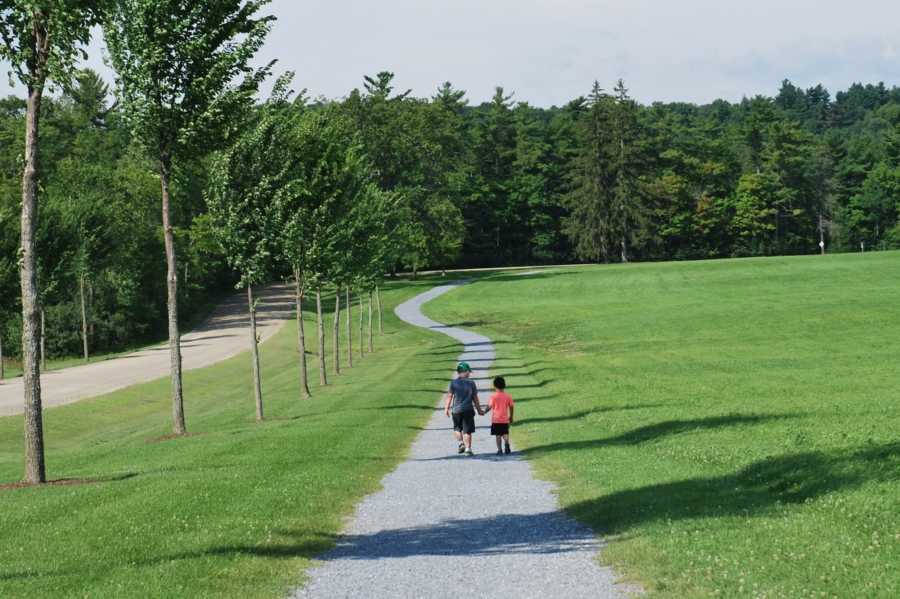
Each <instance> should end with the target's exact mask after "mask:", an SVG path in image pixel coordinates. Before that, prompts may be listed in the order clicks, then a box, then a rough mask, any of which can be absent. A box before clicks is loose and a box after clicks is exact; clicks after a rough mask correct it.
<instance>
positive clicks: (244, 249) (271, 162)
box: [206, 75, 399, 420]
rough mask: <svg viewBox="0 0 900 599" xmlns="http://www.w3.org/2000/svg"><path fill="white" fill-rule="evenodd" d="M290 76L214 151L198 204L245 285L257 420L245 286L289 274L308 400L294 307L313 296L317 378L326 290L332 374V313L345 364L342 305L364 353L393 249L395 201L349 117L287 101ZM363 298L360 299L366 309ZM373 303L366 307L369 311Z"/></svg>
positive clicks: (305, 389) (252, 307)
mask: <svg viewBox="0 0 900 599" xmlns="http://www.w3.org/2000/svg"><path fill="white" fill-rule="evenodd" d="M289 82H290V76H289V75H288V76H284V77H282V78H280V79H279V80H278V82H277V83H276V85H275V89H274V91H273V94H272V97H271V98H270V99H269V100H268V101H267V102H266V103H265V104H264V105H262V106H261V107H260V108H259V109H258V111H257V116H256V118H255V122H254V123H252V124H250V125H248V127H247V128H246V129H245V131H244V132H243V133H242V134H241V135H240V136H239V137H238V139H237V140H236V141H235V143H234V144H233V145H232V146H231V147H229V148H228V149H227V150H225V151H221V152H218V153H217V154H216V155H215V156H214V158H213V161H212V166H211V168H210V180H209V185H208V189H207V192H206V203H207V206H208V208H209V217H210V221H211V225H212V227H213V230H214V233H215V236H216V238H217V240H218V241H219V243H220V244H221V247H222V250H223V251H224V254H225V256H226V258H227V260H228V263H229V264H230V265H231V266H232V267H233V268H234V269H235V271H236V272H237V273H238V275H239V277H240V279H239V284H238V285H239V287H243V288H245V289H246V293H247V302H248V308H249V314H250V335H251V339H252V344H251V347H252V360H253V369H252V372H253V388H254V396H255V400H256V417H257V419H258V420H262V419H263V401H262V391H261V382H260V376H259V371H260V368H259V352H258V347H257V345H258V344H257V335H256V318H255V312H256V300H254V296H253V289H254V287H255V286H258V285H260V284H263V283H265V282H266V281H270V280H272V279H273V278H274V277H277V276H278V275H279V274H285V273H288V274H289V275H290V277H291V278H292V279H293V283H294V291H295V300H296V311H297V329H298V352H299V356H300V362H299V368H300V382H301V385H300V390H301V393H302V394H303V396H304V397H310V395H311V394H310V389H309V380H308V373H307V365H306V353H307V352H306V335H305V330H304V326H303V319H302V304H303V301H304V297H305V296H306V295H307V294H308V293H310V292H311V293H313V294H314V295H315V302H316V315H317V333H318V335H317V341H318V362H319V382H320V384H321V385H326V384H327V373H326V364H325V355H326V352H325V331H324V319H323V314H322V312H323V307H322V301H323V300H322V289H323V286H324V285H326V283H327V285H328V286H329V287H331V288H333V289H334V321H333V335H332V343H333V356H334V358H333V372H335V373H336V374H340V372H341V351H340V346H341V341H340V337H341V332H340V328H341V316H342V313H341V312H342V304H343V305H344V306H345V307H346V311H345V312H346V313H345V314H344V317H345V328H346V331H345V334H346V345H347V347H346V356H347V364H348V365H349V366H352V361H353V332H352V330H353V327H354V323H353V322H352V314H351V312H352V305H353V299H354V298H353V296H354V295H355V296H356V299H357V303H358V306H359V321H358V328H359V345H360V348H359V349H360V352H361V353H362V352H363V351H364V344H363V334H364V312H366V311H368V343H367V345H368V349H369V351H372V350H373V340H372V329H373V309H374V311H375V312H377V315H378V327H379V331H382V332H383V318H382V312H383V311H382V307H381V298H380V294H379V287H378V284H377V283H378V281H379V279H380V277H381V276H382V274H383V273H384V272H385V267H386V264H387V261H388V260H389V257H390V256H392V255H393V252H394V251H396V248H394V247H393V246H392V243H391V241H392V240H393V239H396V238H397V237H398V235H397V231H396V227H397V226H399V225H397V224H394V221H393V220H392V219H391V218H389V217H388V215H389V214H390V213H391V209H392V207H393V205H394V203H395V202H394V200H395V198H394V197H393V196H392V195H391V194H388V193H385V192H383V191H381V190H380V189H379V188H378V186H377V185H376V183H375V182H374V180H373V177H372V173H373V170H372V167H371V165H370V163H369V160H368V158H367V157H366V156H365V154H364V153H363V152H362V151H361V147H360V145H359V143H358V141H357V137H356V135H357V134H356V130H355V128H354V126H353V123H352V122H351V121H350V120H349V119H348V118H347V117H346V116H345V114H344V113H342V112H340V111H339V110H337V109H336V108H329V107H324V108H322V107H317V108H315V109H313V108H310V107H307V106H305V105H304V104H302V103H299V102H292V101H291V94H290V92H289V91H288V84H289ZM364 296H365V297H367V298H368V305H367V308H366V306H365V302H364ZM373 304H374V308H373Z"/></svg>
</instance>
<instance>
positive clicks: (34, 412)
mask: <svg viewBox="0 0 900 599" xmlns="http://www.w3.org/2000/svg"><path fill="white" fill-rule="evenodd" d="M34 32H35V34H36V36H37V38H38V39H36V40H35V42H36V45H37V47H41V46H44V45H45V44H46V35H47V30H46V29H45V28H42V27H35V28H34ZM44 61H46V56H45V57H44ZM44 64H46V62H44ZM42 94H43V80H40V81H38V82H37V83H36V85H34V86H29V88H28V104H27V108H26V113H25V168H24V171H23V174H22V225H21V227H22V229H21V231H22V233H21V234H22V238H21V247H20V252H21V253H20V259H19V277H20V280H21V286H22V376H23V378H24V390H25V398H24V399H25V481H26V482H29V483H43V482H46V480H47V477H46V471H45V467H44V423H43V416H42V412H41V369H40V362H39V353H40V343H41V340H40V328H39V327H40V323H39V320H40V315H41V307H40V301H39V298H38V289H37V268H36V265H35V259H36V252H35V229H36V227H37V217H38V214H37V209H38V204H37V176H38V119H39V116H40V110H41V97H42Z"/></svg>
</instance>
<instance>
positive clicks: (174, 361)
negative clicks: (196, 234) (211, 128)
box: [159, 156, 187, 435]
mask: <svg viewBox="0 0 900 599" xmlns="http://www.w3.org/2000/svg"><path fill="white" fill-rule="evenodd" d="M170 168H171V161H170V160H169V158H168V157H166V156H163V157H162V158H161V160H160V169H159V181H160V186H161V187H162V223H163V237H164V238H165V245H166V291H167V296H168V297H167V304H168V305H167V308H168V312H169V367H170V372H171V377H172V428H173V430H174V432H175V434H176V435H183V434H185V433H186V432H187V427H186V426H185V424H184V398H183V396H182V387H181V336H180V335H179V333H178V265H177V263H176V260H175V234H174V230H173V227H172V222H171V217H170V209H169V205H170V204H169V173H170Z"/></svg>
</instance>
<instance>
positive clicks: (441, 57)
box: [0, 0, 900, 105]
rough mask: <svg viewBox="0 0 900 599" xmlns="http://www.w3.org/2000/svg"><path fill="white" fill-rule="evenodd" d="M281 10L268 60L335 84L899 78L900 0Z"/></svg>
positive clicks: (548, 85) (733, 92)
mask: <svg viewBox="0 0 900 599" xmlns="http://www.w3.org/2000/svg"><path fill="white" fill-rule="evenodd" d="M270 10H271V11H272V12H273V13H274V14H276V15H277V16H278V17H279V20H278V22H277V23H276V25H275V27H274V30H273V32H272V35H271V36H270V39H269V41H268V43H267V44H266V47H265V48H264V50H263V52H262V55H261V56H260V60H261V61H262V60H269V59H272V58H278V59H279V68H280V69H292V70H295V71H297V83H298V84H299V85H301V86H304V87H308V88H309V89H310V91H311V93H313V94H314V95H318V94H323V95H326V96H330V97H339V96H342V95H344V94H346V93H347V92H348V91H349V90H350V89H352V88H353V87H356V86H359V85H360V82H361V80H362V76H363V75H364V74H367V73H374V72H376V71H379V70H382V69H389V70H392V71H394V72H395V73H397V85H398V87H402V88H404V89H405V88H412V89H413V91H414V93H416V94H417V95H421V96H427V95H430V94H431V93H432V92H433V90H434V89H435V88H436V87H437V86H438V85H439V84H440V83H441V82H443V81H445V80H450V81H452V82H453V83H454V84H455V85H457V86H458V87H461V88H463V89H466V90H467V91H468V92H469V97H470V98H471V99H472V101H476V102H480V101H482V100H485V99H487V98H488V97H489V96H490V95H491V93H492V91H493V88H494V86H495V85H503V86H504V87H506V89H507V90H510V91H515V92H516V98H517V99H519V100H527V101H529V102H531V103H533V104H538V105H549V104H561V103H563V102H566V101H567V100H569V99H571V98H573V97H575V96H576V95H579V94H581V93H584V92H586V91H587V90H588V89H589V88H590V84H591V82H592V81H593V80H594V79H595V78H596V79H599V80H600V81H601V83H603V84H605V85H610V86H611V85H612V84H613V82H614V80H615V79H616V78H618V77H624V78H625V79H626V82H627V83H628V86H629V87H630V88H631V90H632V93H633V94H634V95H635V96H636V97H637V98H639V99H640V100H642V101H652V100H687V101H701V102H706V101H711V100H713V99H715V98H718V97H725V98H727V99H731V100H737V99H740V97H741V96H743V95H754V94H757V93H767V94H772V93H774V92H775V90H776V89H777V87H778V85H779V83H780V81H781V80H782V79H784V78H790V79H792V80H794V81H795V82H796V83H797V84H798V85H801V86H810V85H814V84H816V83H819V82H821V83H823V84H825V85H826V86H827V87H829V88H830V89H832V91H834V90H836V89H840V88H844V87H846V86H847V85H849V84H850V83H852V82H853V81H857V80H862V81H879V80H884V81H885V82H886V83H887V84H888V85H892V84H900V62H898V61H897V60H896V49H895V46H894V42H893V41H892V40H896V39H900V3H897V2H895V1H893V0H857V1H856V2H854V3H847V2H838V1H836V0H818V1H815V0H791V1H785V0H756V1H755V2H746V1H741V2H736V1H734V0H727V1H726V0H719V1H715V0H682V1H680V2H679V1H674V0H671V1H662V0H631V1H624V0H382V1H381V2H372V1H371V0H305V1H303V2H298V1H297V0H275V1H274V2H273V3H272V4H271V5H270ZM98 47H99V43H95V44H93V45H92V48H91V54H92V58H91V60H90V64H91V65H92V66H94V67H95V68H97V67H98V66H100V65H101V61H100V60H99V57H98V51H97V49H98ZM105 74H107V75H108V74H109V73H108V71H105ZM7 91H8V88H6V86H5V85H2V86H0V93H6V92H7Z"/></svg>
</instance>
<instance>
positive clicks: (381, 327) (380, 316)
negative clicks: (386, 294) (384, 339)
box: [375, 285, 384, 335]
mask: <svg viewBox="0 0 900 599" xmlns="http://www.w3.org/2000/svg"><path fill="white" fill-rule="evenodd" d="M375 302H376V303H377V304H378V334H379V335H384V310H383V309H382V306H381V289H379V287H378V285H375Z"/></svg>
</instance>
